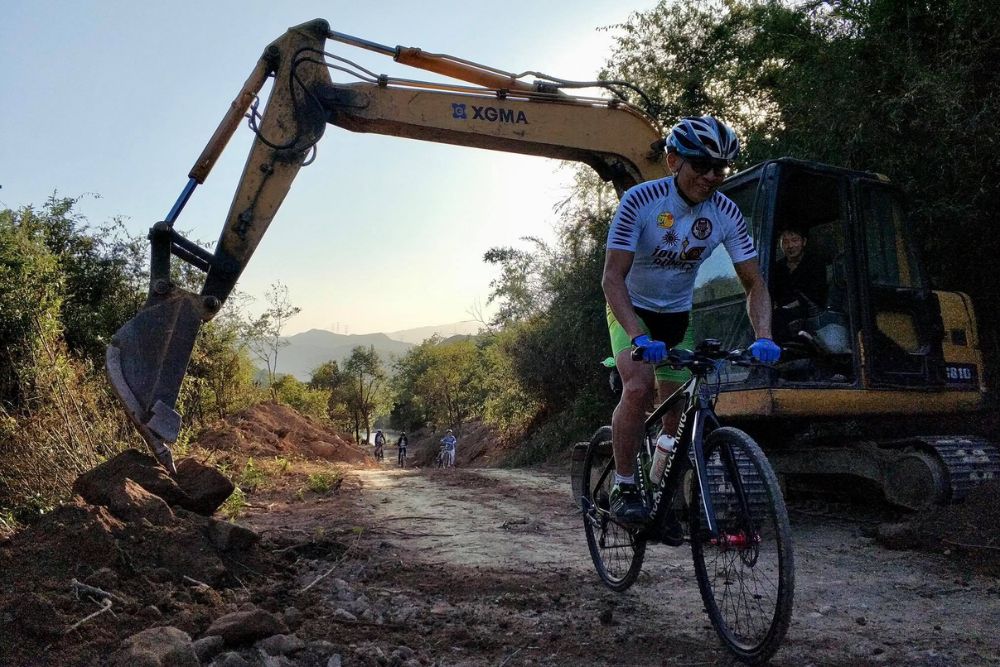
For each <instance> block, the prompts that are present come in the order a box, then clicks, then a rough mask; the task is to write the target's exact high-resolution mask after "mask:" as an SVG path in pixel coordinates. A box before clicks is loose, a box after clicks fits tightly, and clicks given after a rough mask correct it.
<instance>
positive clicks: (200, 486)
mask: <svg viewBox="0 0 1000 667" xmlns="http://www.w3.org/2000/svg"><path fill="white" fill-rule="evenodd" d="M177 483H178V484H179V485H180V487H181V489H183V490H184V492H185V493H186V494H187V495H188V497H189V498H190V499H191V502H190V504H189V505H182V507H184V508H185V509H188V510H191V511H192V512H195V513H196V514H202V515H204V516H211V515H212V514H213V513H214V512H215V510H217V509H219V507H220V506H221V505H222V503H224V502H226V498H228V497H229V496H230V495H231V494H232V492H233V490H234V489H235V488H236V487H235V486H233V483H232V482H231V481H229V478H227V477H226V476H225V475H223V474H222V473H221V472H219V471H218V470H216V469H215V468H214V467H212V466H207V465H205V464H203V463H201V462H200V461H198V460H196V459H193V458H186V459H181V461H180V463H178V464H177Z"/></svg>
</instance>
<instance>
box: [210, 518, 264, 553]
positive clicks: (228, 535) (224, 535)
mask: <svg viewBox="0 0 1000 667" xmlns="http://www.w3.org/2000/svg"><path fill="white" fill-rule="evenodd" d="M208 539H209V540H211V542H212V544H213V545H215V548H216V549H218V550H219V551H245V550H247V549H249V548H250V547H252V546H253V545H254V544H256V543H257V541H258V540H260V535H258V534H257V533H255V532H253V531H252V530H250V529H249V528H244V527H243V526H238V525H236V524H235V523H230V522H228V521H215V520H211V523H210V524H209V526H208Z"/></svg>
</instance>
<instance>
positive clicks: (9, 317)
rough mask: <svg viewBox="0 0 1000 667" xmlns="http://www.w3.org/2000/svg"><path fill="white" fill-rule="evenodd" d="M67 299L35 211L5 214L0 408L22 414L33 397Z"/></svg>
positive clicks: (0, 251)
mask: <svg viewBox="0 0 1000 667" xmlns="http://www.w3.org/2000/svg"><path fill="white" fill-rule="evenodd" d="M62 294H63V290H62V278H61V275H60V273H59V262H58V258H57V257H55V256H54V255H53V254H52V252H51V251H50V250H49V249H48V247H47V246H46V245H45V234H44V231H43V230H42V229H41V228H40V226H39V225H38V224H37V223H36V215H35V212H34V210H33V209H32V208H30V207H26V208H23V209H21V210H20V211H17V212H14V211H11V210H4V211H0V313H2V314H3V316H2V317H0V405H6V406H8V407H12V408H14V409H20V408H22V407H23V401H24V400H25V396H26V395H30V394H31V393H32V392H31V387H32V384H33V381H34V372H33V371H34V363H33V359H34V358H35V357H36V356H37V355H38V354H39V353H40V351H41V347H42V343H43V340H44V341H49V342H51V341H54V340H55V339H56V338H57V337H58V332H59V328H60V324H59V308H60V306H61V304H62Z"/></svg>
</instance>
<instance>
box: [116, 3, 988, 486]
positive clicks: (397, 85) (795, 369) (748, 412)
mask: <svg viewBox="0 0 1000 667" xmlns="http://www.w3.org/2000/svg"><path fill="white" fill-rule="evenodd" d="M328 40H329V41H333V42H338V43H341V44H347V45H350V46H352V47H357V48H360V49H365V50H368V51H373V52H376V53H379V54H382V55H385V56H390V57H392V58H393V59H394V60H395V61H397V62H399V63H401V64H404V65H408V66H412V67H415V68H419V69H423V70H426V71H431V72H435V73H437V74H439V75H443V76H444V77H448V78H449V79H453V80H454V82H451V83H432V82H426V81H414V80H409V79H399V78H390V77H387V76H385V75H377V74H374V73H372V72H370V71H368V70H366V69H364V68H362V67H360V66H358V65H356V64H355V63H353V62H351V61H349V60H347V59H345V58H343V57H341V56H338V55H335V54H332V53H329V52H327V51H326V50H325V47H326V43H327V41H328ZM331 70H334V71H338V72H340V73H346V74H348V75H350V76H352V77H354V78H355V79H356V81H352V82H351V83H335V82H334V81H333V80H332V77H331V74H330V72H331ZM528 76H531V77H534V80H533V81H530V82H529V81H527V80H526V77H528ZM268 79H273V85H272V86H271V92H270V97H269V99H268V101H267V104H266V106H265V108H264V110H263V111H260V102H259V99H258V94H259V93H260V91H261V90H262V89H263V87H264V85H265V83H266V82H267V81H268ZM594 87H603V88H604V89H605V90H607V91H609V92H610V93H611V95H610V96H601V97H586V96H580V95H573V94H569V93H568V92H567V91H571V90H574V89H584V88H594ZM626 92H630V93H632V94H636V95H639V96H640V97H642V92H641V91H640V90H638V89H636V88H635V87H633V86H631V85H630V84H629V83H627V82H616V81H603V82H571V81H565V80H561V79H558V78H555V77H551V76H547V75H544V74H541V73H538V72H525V73H522V74H513V73H510V72H504V71H501V70H498V69H494V68H492V67H487V66H484V65H480V64H476V63H472V62H470V61H467V60H463V59H460V58H456V57H453V56H448V55H443V54H433V53H427V52H424V51H422V50H421V49H418V48H408V47H401V46H397V47H390V46H385V45H381V44H376V43H374V42H370V41H368V40H364V39H360V38H356V37H352V36H349V35H345V34H342V33H338V32H335V31H333V30H331V29H330V26H329V24H328V23H327V22H326V21H324V20H321V19H317V20H314V21H310V22H307V23H304V24H302V25H299V26H296V27H293V28H290V29H289V30H288V31H287V32H286V33H285V34H284V35H283V36H282V37H280V38H278V39H277V40H275V41H274V42H273V43H272V44H270V45H269V46H268V47H267V48H266V49H265V50H264V53H263V55H262V56H261V58H260V59H259V61H258V62H257V64H256V66H255V67H254V69H253V71H252V72H251V74H250V76H249V78H248V79H247V81H246V83H245V84H244V85H243V88H242V89H241V90H240V92H239V94H238V95H237V96H236V98H235V100H234V101H233V102H232V104H231V106H230V109H229V111H228V113H227V114H226V115H225V117H224V118H223V120H222V122H221V123H220V124H219V127H218V129H217V130H216V132H215V133H214V134H213V136H212V137H211V139H210V140H209V142H208V144H207V145H206V147H205V149H204V151H203V152H202V153H201V155H200V156H199V157H198V159H197V160H196V162H195V164H194V167H193V168H192V169H191V171H190V173H189V174H188V182H187V184H186V185H185V187H184V188H183V190H182V192H181V194H180V196H179V197H178V199H177V201H176V202H175V204H174V205H173V207H172V208H171V209H170V211H169V213H168V214H167V216H166V218H165V219H164V220H163V221H161V222H158V223H156V224H155V225H153V227H152V229H151V230H150V234H149V239H150V243H151V260H150V264H151V266H150V287H149V295H148V299H147V301H146V303H145V305H144V306H143V307H142V309H141V310H140V311H139V313H138V314H137V315H136V316H135V317H134V318H133V319H131V320H129V321H128V322H127V323H125V325H123V326H122V327H121V329H119V330H118V332H117V333H116V334H115V336H114V339H113V340H112V343H111V345H110V346H109V347H108V350H107V359H106V365H107V372H108V375H109V378H110V381H111V384H112V386H113V387H114V390H115V392H116V393H117V395H118V397H119V398H120V399H121V401H122V403H123V405H124V406H125V409H126V411H127V412H128V414H129V416H130V418H131V419H132V421H133V422H134V423H135V424H136V426H137V427H138V429H139V431H140V433H141V434H142V436H143V438H144V439H145V440H146V441H147V443H148V444H149V446H150V448H151V449H152V451H153V453H154V454H155V455H156V457H157V459H158V460H159V461H160V462H161V463H162V464H163V465H164V466H165V467H167V468H168V469H170V470H173V469H174V463H173V458H172V455H171V451H170V448H169V444H170V443H172V442H174V441H175V440H176V438H177V436H178V433H179V431H180V427H181V417H180V415H179V414H178V413H177V411H176V402H177V396H178V392H179V390H180V386H181V382H182V380H183V378H184V374H185V372H186V368H187V364H188V361H189V359H190V356H191V352H192V349H193V347H194V343H195V338H196V336H197V334H198V330H199V328H200V326H201V324H202V323H203V322H205V321H208V320H210V319H212V318H213V317H214V316H215V315H216V313H218V311H219V309H220V308H221V307H222V306H223V304H224V302H225V301H226V299H227V297H228V296H229V294H230V293H231V292H232V290H233V288H234V286H235V285H236V282H237V280H238V279H239V277H240V274H241V273H242V271H243V270H244V268H245V267H246V266H247V263H248V262H249V260H250V257H251V256H252V255H253V252H254V250H255V249H256V247H257V244H258V243H259V242H260V240H261V238H262V237H263V235H264V233H265V232H266V231H267V228H268V226H269V225H270V224H271V221H272V220H273V219H274V217H275V215H276V213H277V211H278V208H279V207H280V205H281V203H282V201H283V200H284V198H285V196H286V194H287V193H288V191H289V188H290V186H291V183H292V181H293V179H294V178H295V176H296V174H297V173H298V171H299V169H300V168H302V167H303V166H305V165H307V164H308V163H309V162H310V161H311V160H312V157H313V153H314V148H315V146H316V144H317V142H318V141H319V140H320V138H321V137H322V135H323V132H324V130H325V129H326V125H327V124H331V125H336V126H339V127H342V128H344V129H347V130H351V131H354V132H373V133H378V134H385V135H391V136H398V137H407V138H411V139H421V140H425V141H434V142H443V143H450V144H456V145H460V146H470V147H477V148H486V149H491V150H497V151H506V152H513V153H522V154H527V155H539V156H544V157H550V158H557V159H561V160H573V161H577V162H582V163H585V164H587V165H589V166H590V167H592V168H593V169H594V170H595V171H596V172H597V173H598V174H599V175H600V176H601V178H603V179H604V180H605V181H610V182H611V183H613V184H614V187H615V189H616V191H617V192H618V194H619V196H620V195H621V194H622V193H624V192H625V190H627V189H628V188H629V187H631V186H633V185H635V184H637V183H640V182H643V181H646V180H650V179H655V178H662V177H664V176H667V175H668V171H667V167H666V160H665V156H664V148H663V146H664V144H663V139H662V138H663V132H662V128H661V127H660V126H659V125H658V124H657V122H656V121H655V120H654V118H653V117H652V116H651V115H649V114H647V113H646V112H644V111H642V110H640V109H638V108H637V107H635V106H633V105H631V104H629V103H628V102H627V101H626V97H627V95H626ZM245 117H248V118H249V125H250V128H251V129H252V131H253V132H254V133H255V135H256V138H255V140H254V143H253V147H252V148H251V151H250V155H249V157H248V159H247V163H246V166H245V167H244V170H243V175H242V178H241V180H240V183H239V186H238V188H237V190H236V194H235V195H234V197H233V202H232V206H231V208H230V210H229V214H228V216H227V218H226V222H225V226H224V227H223V230H222V234H221V237H220V238H219V241H218V243H217V244H216V247H215V250H214V252H210V251H207V250H205V249H204V248H202V247H201V246H199V245H197V244H196V243H193V242H191V241H190V240H188V239H186V238H184V237H183V236H182V235H181V234H179V233H178V232H177V231H176V230H175V229H174V223H175V222H176V221H177V219H178V217H179V216H180V214H181V212H182V210H183V208H184V206H185V204H186V203H187V202H188V200H189V199H190V197H191V196H192V194H193V192H194V190H195V188H196V187H197V186H198V185H200V184H202V183H204V181H205V179H206V178H207V176H208V174H209V172H210V171H211V169H212V167H213V165H214V164H215V162H216V160H217V159H218V157H219V155H220V154H221V153H222V151H223V149H224V148H225V145H226V143H227V142H228V140H229V139H230V138H231V137H232V135H233V133H234V132H235V131H236V129H237V127H238V126H239V125H240V124H241V123H242V121H243V119H244V118H245ZM723 190H724V191H725V192H726V194H727V195H729V196H730V197H731V198H732V199H733V200H734V201H736V202H737V203H738V204H739V205H740V207H741V208H742V210H743V211H744V214H745V215H746V217H747V218H748V220H750V222H751V225H752V226H753V228H754V232H755V234H754V235H755V238H757V239H758V244H759V246H760V249H761V258H762V261H763V263H764V264H763V265H764V267H765V272H767V271H768V269H769V267H771V266H772V265H773V263H774V262H775V261H776V259H777V258H776V257H775V253H773V252H771V251H770V250H769V248H770V246H771V245H773V244H774V243H775V239H776V238H777V235H778V234H780V232H781V230H782V229H784V228H785V227H792V226H794V227H796V228H802V227H803V226H806V227H808V228H809V230H810V243H811V244H813V246H814V247H816V248H820V249H822V250H823V251H824V253H825V254H824V257H825V260H824V261H826V260H828V262H829V263H828V266H827V268H828V273H829V280H830V282H831V284H832V285H835V286H837V287H838V288H839V289H837V290H835V289H834V288H833V287H831V290H830V292H831V293H834V292H836V293H837V294H839V295H840V296H839V297H838V298H839V299H840V300H839V301H838V302H836V303H830V304H812V308H811V310H810V311H809V312H808V313H806V315H807V317H803V318H802V319H801V321H797V324H796V329H797V331H796V332H795V339H796V340H795V341H794V342H796V344H797V345H798V352H799V354H798V358H796V359H792V360H790V361H789V362H787V363H786V364H784V365H783V366H782V367H779V368H776V369H774V370H773V371H768V372H766V373H764V372H761V373H754V374H750V375H743V376H740V375H738V374H737V373H736V372H735V371H733V372H732V373H730V374H728V375H727V376H726V377H725V381H724V382H722V383H721V384H720V390H721V394H720V397H719V401H718V407H719V412H720V413H721V414H723V415H725V416H728V417H729V418H730V419H731V420H734V421H741V422H747V423H748V424H749V426H750V427H751V430H753V431H754V432H755V433H756V434H758V435H763V436H764V437H761V441H762V444H764V446H765V447H767V448H768V453H769V455H770V456H772V457H774V459H775V462H776V463H777V464H778V465H777V467H778V469H779V471H780V470H782V469H784V470H786V471H787V472H789V473H802V474H807V473H811V472H831V471H832V472H846V473H849V474H861V475H863V476H866V477H868V478H869V479H873V480H874V481H876V482H878V483H880V484H882V485H883V486H887V487H892V488H895V487H900V486H902V487H905V489H904V492H903V493H900V492H898V491H892V490H889V489H887V495H890V497H893V498H896V499H897V500H898V499H900V498H903V499H904V500H905V499H907V498H915V499H917V500H918V501H919V502H924V499H925V498H931V502H946V501H948V500H952V499H957V498H960V497H961V495H962V494H963V493H964V492H965V491H966V490H967V488H968V486H969V485H970V484H972V483H974V482H975V481H977V480H979V479H985V478H988V477H990V476H992V475H1000V456H998V454H997V451H996V449H994V448H993V447H992V446H991V445H990V444H989V443H987V442H986V441H984V440H982V439H981V438H978V437H975V436H962V437H951V438H950V439H949V438H945V437H943V436H938V435H927V434H933V433H938V432H939V431H936V430H934V429H930V430H926V431H917V432H914V433H913V434H912V435H907V434H903V433H902V431H900V430H899V429H898V428H892V427H891V426H889V424H890V423H891V422H893V421H897V420H899V419H901V420H902V421H903V422H906V423H912V424H915V423H916V422H917V421H919V419H925V418H926V419H931V420H933V419H935V418H937V417H938V416H940V415H941V414H959V413H968V412H970V411H975V410H978V409H980V407H981V405H982V400H983V392H984V385H983V383H982V375H983V368H982V361H981V358H980V354H979V349H978V339H977V335H976V326H975V318H974V315H973V312H972V308H971V305H970V304H969V302H968V298H967V297H965V296H963V295H961V294H948V293H939V292H932V291H930V290H929V288H928V287H927V285H926V280H925V278H924V276H923V274H922V272H921V271H920V268H919V264H918V263H917V262H916V260H915V259H913V256H912V253H911V248H912V244H911V242H910V240H909V238H907V236H906V233H905V232H906V228H905V224H904V218H903V217H902V216H903V213H902V210H903V209H902V207H901V204H900V203H899V202H900V200H899V198H898V195H897V193H896V192H895V191H894V190H893V189H892V187H891V186H890V185H889V183H888V182H887V181H886V179H884V178H882V177H879V176H877V175H873V174H866V173H859V172H849V171H845V170H840V169H836V168H833V167H828V166H824V165H820V164H814V163H806V162H799V161H795V160H789V159H781V160H775V161H770V162H767V163H764V164H761V165H757V166H755V167H753V168H751V169H748V170H745V171H743V172H741V173H739V174H737V175H735V176H734V177H732V178H730V179H729V180H728V181H727V182H726V183H725V184H724V186H723ZM171 257H177V258H178V259H179V260H180V261H182V262H186V263H187V264H189V265H191V266H193V267H196V268H198V269H200V270H201V271H203V272H204V273H205V274H206V277H205V282H204V284H203V286H202V289H201V292H200V293H198V294H195V293H193V292H190V291H188V290H186V289H184V288H182V287H180V286H178V285H176V284H174V283H173V282H172V281H171V277H170V276H171V273H170V267H171V261H172V260H171ZM727 264H728V267H727V266H726V265H727ZM734 280H735V276H734V275H732V269H731V264H729V262H728V259H727V258H725V256H721V257H720V256H713V257H711V258H709V260H708V261H707V262H706V265H705V266H704V267H703V269H702V271H701V276H699V284H698V286H697V291H696V309H695V313H694V318H693V322H694V325H695V327H696V329H697V331H696V333H697V335H699V336H702V337H715V338H718V337H725V339H726V340H727V342H740V341H741V340H742V339H743V338H745V337H746V336H747V335H748V331H749V328H748V325H747V324H746V321H745V315H744V314H742V313H743V311H744V309H743V308H742V298H741V296H740V294H739V293H738V292H737V290H738V284H737V283H736V282H734ZM800 334H801V335H800ZM793 347H794V346H793ZM848 419H850V420H852V421H856V422H857V423H858V424H859V426H856V427H855V429H856V432H853V435H851V432H850V431H848V435H846V436H845V435H843V434H842V433H840V431H838V429H835V428H830V427H829V426H828V425H829V424H835V425H837V426H843V423H845V422H847V421H848ZM872 420H874V421H875V422H877V423H878V422H880V421H881V422H884V424H885V425H886V426H887V428H886V429H884V433H883V431H882V430H879V432H878V433H876V432H875V431H874V430H871V426H870V425H869V424H870V423H871V422H872ZM929 423H930V424H934V423H936V422H934V421H931V422H929ZM841 430H842V429H841ZM954 432H963V431H954ZM834 433H837V435H832V434H834ZM845 461H848V462H849V463H844V462H845ZM862 461H863V463H862ZM783 467H784V468H783ZM900 478H904V481H902V482H901V481H900ZM928 480H929V481H928ZM908 502H909V504H910V505H913V504H915V503H914V502H913V501H908ZM902 504H907V502H903V503H902Z"/></svg>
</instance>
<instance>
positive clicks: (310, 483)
mask: <svg viewBox="0 0 1000 667" xmlns="http://www.w3.org/2000/svg"><path fill="white" fill-rule="evenodd" d="M341 477H342V475H341V473H340V471H339V470H337V471H333V472H314V473H312V474H311V475H309V477H308V478H307V479H306V488H307V489H309V490H310V491H312V492H313V493H319V494H327V493H329V492H330V490H331V489H333V488H334V486H335V485H336V484H337V481H338V480H339V479H340V478H341Z"/></svg>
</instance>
